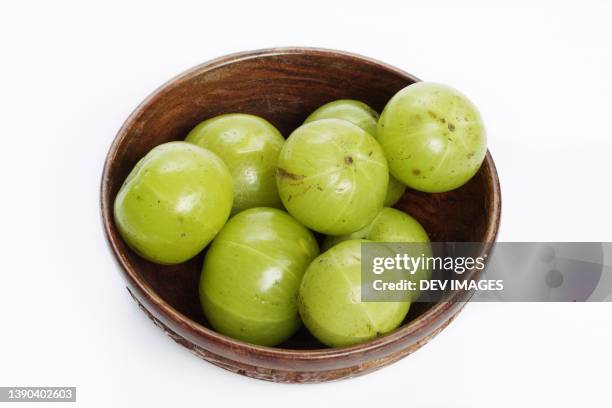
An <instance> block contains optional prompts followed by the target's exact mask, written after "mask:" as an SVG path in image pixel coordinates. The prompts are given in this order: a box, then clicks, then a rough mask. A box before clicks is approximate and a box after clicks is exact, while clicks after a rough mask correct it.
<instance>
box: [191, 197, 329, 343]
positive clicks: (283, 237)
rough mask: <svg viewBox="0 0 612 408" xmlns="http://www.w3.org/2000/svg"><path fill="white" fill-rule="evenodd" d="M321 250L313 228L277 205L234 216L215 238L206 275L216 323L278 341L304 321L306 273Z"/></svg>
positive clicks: (252, 338) (239, 335)
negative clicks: (301, 297)
mask: <svg viewBox="0 0 612 408" xmlns="http://www.w3.org/2000/svg"><path fill="white" fill-rule="evenodd" d="M318 254H319V248H318V246H317V242H316V240H315V238H314V236H313V234H312V233H311V232H310V231H309V230H308V229H306V228H305V227H304V226H303V225H301V224H300V223H299V222H297V221H296V220H295V219H294V218H293V217H291V216H290V215H289V214H287V213H286V212H284V211H281V210H278V209H275V208H252V209H249V210H245V211H243V212H241V213H238V214H237V215H235V216H233V217H232V218H230V220H229V221H228V222H227V224H226V225H225V227H223V229H222V230H221V232H220V233H219V234H218V235H217V237H216V238H215V240H214V241H213V243H212V244H211V246H210V248H209V250H208V252H207V254H206V258H205V260H204V266H203V268H202V274H201V276H200V302H201V304H202V310H203V311H204V314H205V315H206V318H207V319H208V321H209V322H210V324H211V325H212V327H213V328H214V329H215V330H216V331H218V332H220V333H222V334H225V335H227V336H230V337H233V338H235V339H238V340H242V341H246V342H249V343H254V344H259V345H264V346H274V345H277V344H279V343H281V342H283V341H284V340H286V339H288V338H289V337H291V336H292V335H293V334H294V333H295V331H296V330H297V329H298V328H299V327H300V325H301V323H300V318H299V315H298V309H297V295H298V290H299V286H300V282H301V280H302V275H303V274H304V271H305V270H306V267H307V266H308V265H309V264H310V262H311V261H312V260H313V259H314V258H315V257H316V256H317V255H318Z"/></svg>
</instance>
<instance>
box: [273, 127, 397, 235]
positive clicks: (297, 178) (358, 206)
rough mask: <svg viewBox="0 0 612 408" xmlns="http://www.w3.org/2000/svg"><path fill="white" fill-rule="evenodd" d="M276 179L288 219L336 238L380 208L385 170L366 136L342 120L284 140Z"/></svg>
mask: <svg viewBox="0 0 612 408" xmlns="http://www.w3.org/2000/svg"><path fill="white" fill-rule="evenodd" d="M276 180H277V185H278V191H279V193H280V196H281V200H282V201H283V204H284V206H285V208H286V209H287V211H289V213H290V214H291V215H293V216H294V217H295V218H296V219H297V220H299V221H300V222H301V223H302V224H304V225H306V226H307V227H309V228H310V229H313V230H315V231H317V232H321V233H325V234H332V235H341V234H347V233H351V232H353V231H356V230H358V229H361V228H363V227H364V226H366V225H367V224H369V223H370V222H371V221H372V220H373V219H374V217H375V216H376V214H378V212H379V211H380V210H381V209H382V207H383V202H384V199H385V195H386V193H387V184H388V181H389V171H388V168H387V162H386V159H385V157H384V154H383V152H382V149H381V148H380V145H379V144H378V142H377V141H376V139H374V138H373V137H372V136H371V135H370V134H369V133H367V132H365V131H364V130H363V129H361V128H360V127H358V126H356V125H354V124H352V123H350V122H348V121H345V120H339V119H321V120H317V121H314V122H310V123H307V124H304V125H302V126H300V127H299V128H297V129H296V130H295V131H294V132H293V133H292V134H291V136H289V138H288V139H287V141H286V142H285V145H284V146H283V149H282V150H281V154H280V156H279V160H278V171H277V176H276Z"/></svg>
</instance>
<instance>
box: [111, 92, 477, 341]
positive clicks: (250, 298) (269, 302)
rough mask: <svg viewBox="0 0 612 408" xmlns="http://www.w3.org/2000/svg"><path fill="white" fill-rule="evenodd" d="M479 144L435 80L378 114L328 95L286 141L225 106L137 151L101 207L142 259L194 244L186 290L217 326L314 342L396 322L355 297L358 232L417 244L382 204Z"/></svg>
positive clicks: (473, 128) (431, 187) (445, 186)
mask: <svg viewBox="0 0 612 408" xmlns="http://www.w3.org/2000/svg"><path fill="white" fill-rule="evenodd" d="M485 154H486V136H485V130H484V126H483V123H482V119H481V117H480V114H479V113H478V110H477V109H476V107H475V106H474V105H473V104H472V103H471V102H470V101H469V100H468V99H467V98H466V97H465V96H463V95H462V94H461V93H459V92H458V91H456V90H455V89H453V88H450V87H448V86H444V85H440V84H435V83H428V82H419V83H415V84H413V85H410V86H407V87H406V88H404V89H402V90H401V91H399V92H398V93H397V94H396V95H395V96H393V97H392V98H391V100H390V101H389V102H388V103H387V105H386V106H385V108H384V110H383V111H382V114H381V115H380V117H379V115H378V113H377V112H375V111H374V110H373V109H372V108H370V107H369V106H367V105H366V104H364V103H362V102H359V101H355V100H348V99H343V100H337V101H333V102H331V103H328V104H326V105H323V106H321V107H320V108H319V109H317V110H315V111H314V112H312V114H310V116H308V117H307V118H306V120H305V121H304V123H303V124H302V125H301V126H300V127H298V128H297V129H295V130H294V131H293V133H291V135H289V137H288V138H287V139H286V140H285V139H284V138H283V136H282V135H281V133H280V132H279V131H278V130H277V129H276V128H275V127H274V126H273V125H272V124H271V123H269V122H268V121H266V120H265V119H263V118H260V117H257V116H253V115H247V114H240V113H230V114H225V115H221V116H217V117H214V118H210V119H208V120H205V121H204V122H202V123H200V124H199V125H197V126H196V127H195V128H194V129H193V130H191V132H189V134H188V135H187V137H186V139H185V141H176V142H169V143H165V144H162V145H160V146H157V147H155V148H154V149H152V150H151V151H150V152H149V153H148V154H147V155H145V156H144V157H143V158H142V159H141V160H140V161H139V162H138V163H137V164H136V166H135V167H134V168H133V170H132V171H131V173H130V174H129V175H128V177H127V178H126V180H125V182H124V184H123V185H122V187H121V189H120V191H119V193H118V194H117V196H116V198H115V203H114V218H115V223H116V225H117V228H118V230H119V232H120V234H121V236H122V238H123V239H124V241H125V242H126V243H127V244H128V246H129V247H130V248H132V249H133V250H134V251H135V252H136V253H138V254H139V255H140V256H142V257H143V258H146V259H148V260H150V261H152V262H156V263H159V264H166V265H169V264H179V263H182V262H185V261H187V260H189V259H191V258H193V257H194V256H195V255H197V254H198V253H200V252H201V251H202V250H204V249H205V248H207V251H206V254H205V258H204V265H203V267H202V273H201V277H200V285H199V294H200V301H201V305H202V309H203V311H204V314H205V316H206V318H207V320H208V322H209V323H210V325H211V326H212V327H213V328H214V329H215V330H216V331H218V332H220V333H222V334H224V335H227V336H230V337H233V338H235V339H239V340H242V341H246V342H251V343H255V344H259V345H265V346H274V345H278V344H280V343H282V342H284V341H285V340H287V339H288V338H290V337H291V336H292V335H293V334H295V332H296V331H297V330H298V329H299V327H300V326H301V324H302V323H304V325H305V326H306V328H307V329H308V330H309V331H310V332H311V333H312V335H313V336H315V337H316V338H317V339H318V340H319V341H321V342H322V343H324V344H326V345H328V346H331V347H337V346H347V345H352V344H357V343H360V342H363V341H367V340H370V339H372V338H375V337H377V336H380V335H383V334H385V333H388V332H390V331H392V330H395V329H396V328H397V327H398V326H399V325H400V324H401V323H402V321H403V320H404V319H405V317H406V315H407V313H408V310H409V308H410V302H370V303H367V302H361V294H360V290H361V289H360V288H361V285H360V283H361V282H360V277H361V273H360V271H361V269H360V261H361V243H362V242H367V241H380V242H420V243H428V242H429V237H428V235H427V232H426V231H425V230H424V229H423V227H422V226H421V225H420V224H419V222H418V221H417V220H415V219H414V218H412V217H411V216H410V215H408V214H406V213H404V212H402V211H399V210H397V209H394V208H391V207H392V206H393V205H394V204H396V203H397V202H398V200H399V199H400V198H401V197H402V195H403V193H404V191H405V189H406V187H409V188H411V189H415V190H419V191H423V192H428V193H435V192H444V191H449V190H452V189H455V188H458V187H460V186H462V185H463V184H465V183H466V182H467V181H468V180H470V179H471V178H472V176H474V174H476V172H477V171H478V169H479V168H480V166H481V164H482V162H483V160H484V157H485ZM313 232H314V233H317V237H319V238H320V239H319V240H317V238H316V237H315V234H314V233H313ZM318 242H320V244H321V246H319V243H318ZM209 244H210V245H209ZM320 248H321V249H320ZM427 273H428V272H427V271H425V272H424V274H423V276H420V278H421V279H427V278H428V277H429V276H428V275H427ZM194 290H196V288H194Z"/></svg>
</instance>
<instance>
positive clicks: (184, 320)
mask: <svg viewBox="0 0 612 408" xmlns="http://www.w3.org/2000/svg"><path fill="white" fill-rule="evenodd" d="M291 54H301V55H308V56H340V57H344V58H348V59H354V60H358V61H359V62H360V63H364V62H365V63H367V64H371V65H376V66H377V67H379V68H383V69H385V70H387V71H390V72H392V73H394V74H396V75H398V76H401V77H404V78H406V79H408V80H412V81H414V82H418V81H420V80H419V79H418V78H417V77H415V76H413V75H411V74H409V73H407V72H405V71H404V70H401V69H399V68H396V67H394V66H391V65H389V64H387V63H385V62H382V61H379V60H376V59H373V58H370V57H366V56H362V55H359V54H355V53H351V52H346V51H340V50H334V49H327V48H316V47H277V48H264V49H257V50H252V51H243V52H238V53H232V54H228V55H225V56H221V57H218V58H215V59H212V60H209V61H207V62H204V63H201V64H198V65H196V66H195V67H193V68H190V69H188V70H186V71H184V72H183V73H181V74H179V75H176V76H175V77H173V78H172V79H170V80H168V81H166V82H165V83H164V84H162V85H161V86H159V87H158V88H157V89H156V90H154V91H153V92H152V93H151V94H150V95H149V96H147V97H146V98H145V99H144V100H143V101H142V102H141V103H140V104H139V105H138V106H137V107H136V108H135V109H134V110H133V111H132V113H131V114H130V115H129V116H128V118H127V119H126V120H125V122H124V123H123V125H122V126H121V128H120V129H119V131H118V132H117V135H116V136H115V138H114V140H113V142H112V144H111V146H110V148H109V150H108V153H107V155H106V158H105V161H104V168H103V170H102V178H101V182H100V209H101V215H102V224H103V229H104V234H105V237H106V241H107V244H108V245H109V247H110V249H111V252H112V253H113V255H114V257H115V260H116V261H117V263H118V264H119V267H120V268H121V269H122V270H123V274H122V275H123V276H124V278H126V279H127V280H129V282H131V284H132V285H134V286H135V287H136V288H138V290H139V292H140V293H141V294H142V295H143V296H144V297H145V298H146V300H147V303H149V304H150V305H151V306H152V307H154V308H155V309H156V310H157V312H158V313H160V314H161V315H163V316H164V317H165V318H167V319H169V320H170V321H171V322H172V323H173V324H175V325H177V326H180V327H183V328H185V329H187V330H188V331H189V332H190V334H191V336H195V337H196V338H200V339H205V340H206V341H208V342H213V343H216V344H217V345H219V346H225V347H229V348H232V349H237V350H244V351H248V352H249V353H253V352H255V353H257V354H259V355H260V356H262V357H271V358H280V359H291V360H313V359H317V360H328V359H336V358H342V357H347V356H349V355H352V354H357V353H359V354H362V353H364V352H369V351H372V350H376V349H381V348H384V347H386V346H390V345H392V344H395V343H397V342H399V341H401V340H402V339H404V338H406V337H410V336H411V335H412V334H414V333H416V332H418V331H419V330H421V329H423V328H425V327H427V326H429V325H430V324H432V323H433V322H436V321H437V320H438V319H439V318H441V317H442V316H444V315H445V314H446V313H448V312H449V311H450V309H452V308H453V306H454V305H455V304H456V303H463V302H467V301H468V300H469V297H470V296H471V294H467V296H466V295H465V294H464V293H461V292H456V293H455V294H453V296H452V297H451V298H449V300H448V301H441V302H437V303H435V304H434V305H433V306H431V307H430V308H429V309H428V310H426V311H425V312H424V313H423V314H421V315H419V316H418V317H417V318H416V319H414V320H412V321H410V322H408V323H407V324H404V325H403V326H400V327H399V328H398V329H396V330H394V331H392V332H391V333H388V334H386V335H384V336H381V337H378V338H375V339H372V340H369V341H367V342H364V343H360V344H356V345H352V346H345V347H336V348H331V347H330V348H320V349H287V348H280V347H269V346H260V345H257V344H253V343H248V342H244V341H241V340H236V339H233V338H231V337H228V336H225V335H223V334H220V333H218V332H216V331H214V330H212V329H209V328H207V327H205V326H203V325H201V324H199V323H197V322H196V321H194V320H192V319H190V318H189V317H188V316H186V315H184V314H182V313H181V312H179V311H178V310H176V309H175V308H174V307H172V306H171V305H170V304H168V303H167V302H166V301H165V300H164V299H162V298H161V297H160V296H159V295H158V294H157V293H156V292H155V291H154V290H153V288H152V287H151V286H150V285H149V284H148V283H147V282H146V281H145V280H144V278H142V277H141V276H140V275H139V274H138V272H137V271H136V270H135V269H133V268H132V267H131V266H130V264H129V262H128V259H127V256H126V255H125V254H123V253H122V250H121V249H120V248H119V246H118V243H117V239H120V238H117V237H114V236H113V233H112V228H113V225H114V220H113V216H112V201H113V197H110V191H109V185H110V183H109V182H108V181H109V171H110V170H109V168H110V164H111V163H112V162H114V160H115V158H116V156H117V154H118V148H119V146H120V145H121V143H122V142H123V141H124V139H125V138H126V137H127V135H128V130H129V129H130V128H132V126H133V124H134V122H135V120H136V118H138V117H139V116H140V115H141V114H142V113H144V112H145V111H146V110H147V109H148V108H149V107H150V106H151V105H152V104H154V103H155V102H156V100H157V99H159V98H160V97H162V96H163V95H165V94H166V93H167V92H169V91H170V89H171V88H173V87H175V86H177V85H178V84H180V83H183V82H185V81H187V80H189V79H191V78H192V77H193V76H195V75H198V74H200V73H202V72H205V71H209V72H210V71H213V70H215V69H218V68H221V67H223V66H225V65H229V64H233V63H237V62H240V61H244V60H249V59H254V58H260V57H270V56H282V55H291ZM485 165H486V168H487V172H488V173H489V176H490V178H489V186H488V191H490V192H491V197H490V202H489V203H488V211H487V214H486V222H487V229H486V231H485V240H483V241H482V244H483V249H482V252H481V254H484V253H485V252H488V251H490V250H491V249H492V247H493V245H494V243H495V240H496V237H497V233H498V230H499V223H500V216H501V190H500V186H499V178H498V175H497V171H496V168H495V164H494V162H493V159H492V157H491V154H490V152H489V151H488V150H487V154H486V157H485V160H484V162H483V166H485ZM471 273H475V271H474V270H472V271H471ZM181 336H183V334H181ZM198 343H199V342H198Z"/></svg>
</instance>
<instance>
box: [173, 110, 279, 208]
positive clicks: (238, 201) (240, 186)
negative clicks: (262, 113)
mask: <svg viewBox="0 0 612 408" xmlns="http://www.w3.org/2000/svg"><path fill="white" fill-rule="evenodd" d="M185 141H186V142H190V143H194V144H196V145H198V146H200V147H203V148H205V149H208V150H210V151H212V152H213V153H215V154H216V155H217V156H219V157H220V158H221V159H222V160H223V161H224V162H225V164H226V165H227V167H228V168H229V170H230V173H231V174H232V180H233V182H234V205H233V207H232V214H235V213H237V212H240V211H242V210H246V209H247V208H254V207H276V208H281V207H282V203H281V200H280V197H279V196H278V190H277V188H276V163H277V161H278V155H279V153H280V151H281V148H282V147H283V144H284V143H285V139H284V138H283V136H282V135H281V133H280V132H279V131H278V130H277V129H276V128H275V127H274V126H273V125H272V124H271V123H270V122H268V121H266V120H265V119H263V118H260V117H258V116H254V115H247V114H241V113H232V114H226V115H220V116H216V117H214V118H211V119H208V120H205V121H204V122H202V123H200V124H199V125H197V126H196V127H195V128H193V130H191V132H189V134H188V135H187V138H186V139H185Z"/></svg>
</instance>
